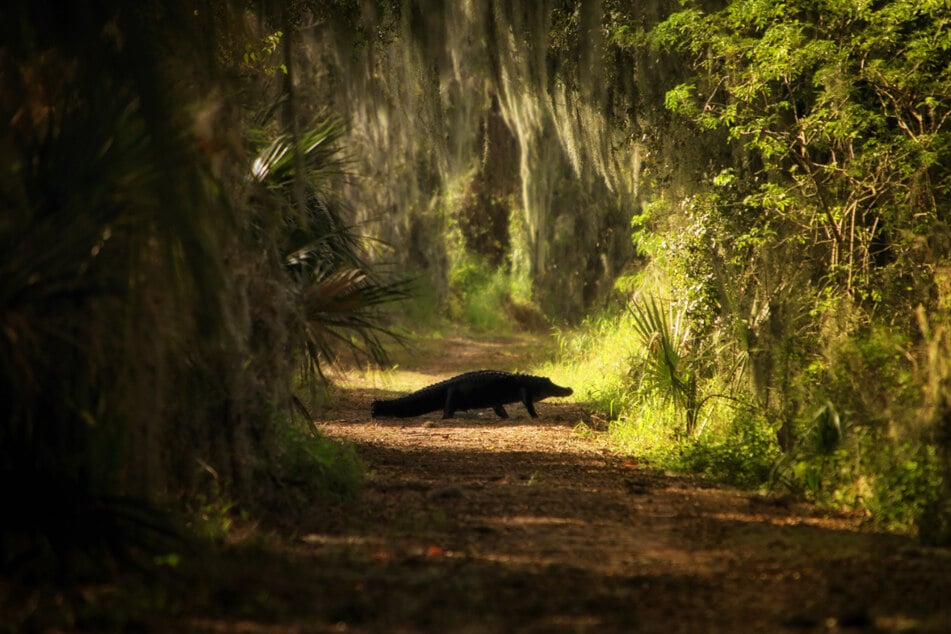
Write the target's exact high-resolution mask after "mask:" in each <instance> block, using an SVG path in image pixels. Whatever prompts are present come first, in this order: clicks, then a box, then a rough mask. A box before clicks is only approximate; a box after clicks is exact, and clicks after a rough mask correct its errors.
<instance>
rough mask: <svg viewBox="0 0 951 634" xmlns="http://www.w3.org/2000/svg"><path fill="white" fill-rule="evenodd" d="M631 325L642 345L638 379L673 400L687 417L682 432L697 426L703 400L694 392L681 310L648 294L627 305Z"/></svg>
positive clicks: (686, 328) (687, 329)
mask: <svg viewBox="0 0 951 634" xmlns="http://www.w3.org/2000/svg"><path fill="white" fill-rule="evenodd" d="M630 310H631V316H632V318H633V320H634V328H635V330H636V331H637V333H638V334H639V335H640V337H641V342H642V344H643V346H644V359H643V365H642V368H641V379H642V381H643V382H644V383H645V384H646V386H645V387H646V388H647V389H649V390H651V391H656V392H659V393H661V394H662V395H663V396H664V397H665V398H669V399H671V400H672V401H673V403H674V406H675V407H676V408H677V409H679V410H682V411H683V412H684V413H685V416H686V422H685V431H686V433H687V434H688V435H689V434H693V433H694V432H695V431H696V429H697V422H698V415H699V410H700V406H701V404H702V401H701V400H700V398H699V396H698V391H697V375H696V370H695V366H694V364H695V359H694V358H693V356H692V355H691V352H690V347H689V346H690V327H689V325H688V323H687V317H686V314H685V313H684V312H683V311H679V312H675V311H674V310H673V307H672V306H671V307H669V308H668V309H667V310H666V311H664V310H662V309H661V307H660V306H659V305H658V304H657V300H656V299H655V298H654V297H651V298H650V299H649V300H647V301H640V302H633V303H632V304H631V307H630Z"/></svg>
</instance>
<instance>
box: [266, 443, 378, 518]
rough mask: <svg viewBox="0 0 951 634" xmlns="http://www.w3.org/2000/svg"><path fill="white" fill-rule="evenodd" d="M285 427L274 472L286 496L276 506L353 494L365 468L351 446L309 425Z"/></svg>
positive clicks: (289, 506)
mask: <svg viewBox="0 0 951 634" xmlns="http://www.w3.org/2000/svg"><path fill="white" fill-rule="evenodd" d="M284 429H285V434H284V437H283V438H282V440H281V448H280V450H279V452H278V461H277V469H276V473H275V478H276V481H277V483H278V488H279V492H278V495H281V496H282V497H284V498H285V499H283V500H282V504H281V505H280V506H279V507H278V508H279V509H288V508H299V507H301V506H305V507H308V508H309V507H313V506H314V505H315V504H319V503H320V502H321V501H326V500H328V499H333V500H342V499H349V498H352V497H353V496H354V495H356V493H357V492H358V490H359V488H360V486H361V484H362V483H363V476H364V472H365V470H366V469H365V466H364V464H363V462H362V461H361V460H360V459H359V458H358V457H357V455H356V452H355V451H354V448H353V447H352V446H350V445H345V444H341V443H339V442H337V441H334V440H332V439H330V438H328V437H327V436H325V435H324V434H322V433H320V432H319V431H318V430H316V429H315V428H314V427H313V426H312V425H310V424H308V425H307V426H306V428H302V427H301V426H300V425H295V424H287V425H286V426H284ZM287 496H291V497H292V498H293V499H288V497H287Z"/></svg>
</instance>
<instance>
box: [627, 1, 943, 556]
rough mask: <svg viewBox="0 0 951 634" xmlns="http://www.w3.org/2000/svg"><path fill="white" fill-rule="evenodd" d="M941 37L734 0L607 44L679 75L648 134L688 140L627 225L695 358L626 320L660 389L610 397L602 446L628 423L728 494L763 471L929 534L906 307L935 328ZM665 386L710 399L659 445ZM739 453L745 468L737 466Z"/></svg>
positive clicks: (914, 13)
mask: <svg viewBox="0 0 951 634" xmlns="http://www.w3.org/2000/svg"><path fill="white" fill-rule="evenodd" d="M949 25H951V9H949V8H948V6H947V4H946V3H937V2H935V3H912V2H904V1H895V2H884V3H877V4H874V3H840V2H820V3H819V5H816V3H814V2H809V1H805V0H804V1H801V2H800V1H798V0H796V1H792V2H783V3H773V2H763V1H758V0H734V1H732V2H729V3H726V4H725V5H724V6H723V7H722V8H721V9H719V10H707V9H706V8H705V3H699V2H689V1H688V2H684V3H682V8H681V10H678V11H676V12H674V13H672V14H671V15H669V16H668V17H667V18H666V19H665V20H664V21H662V22H661V23H660V24H659V25H657V26H656V28H654V29H653V30H650V31H648V32H646V33H644V32H641V31H639V30H638V28H637V27H638V26H639V25H638V24H636V23H634V22H632V23H631V24H630V28H627V29H626V30H622V29H619V30H618V38H617V41H618V42H619V43H620V44H621V45H622V46H624V47H630V48H632V49H635V50H636V49H639V48H640V49H645V48H647V47H650V48H652V49H653V52H654V54H657V53H663V54H667V55H670V56H671V59H673V60H676V61H675V62H674V63H673V64H671V68H674V69H676V68H677V65H676V64H677V63H681V64H683V67H682V68H683V69H684V72H682V73H681V74H680V75H679V76H676V77H667V78H666V80H667V81H668V82H669V83H668V85H667V90H666V95H665V97H664V105H665V107H666V109H667V111H668V112H669V113H671V115H672V116H674V117H675V122H674V123H672V124H669V123H665V122H664V121H663V120H662V119H660V120H657V121H658V124H660V125H667V128H666V130H668V132H669V133H670V134H671V136H677V135H678V134H681V135H682V134H683V128H686V129H687V130H689V133H690V134H693V135H697V136H699V137H700V138H701V139H703V140H704V141H703V142H701V144H700V145H703V144H705V145H706V147H704V148H703V149H702V150H701V154H702V156H700V157H690V159H689V164H688V165H687V166H686V167H682V168H674V169H671V170H670V172H669V174H668V175H667V177H666V178H665V177H664V175H663V172H661V173H653V174H652V177H653V178H654V179H655V180H654V183H655V186H654V191H653V192H652V195H648V196H647V197H646V198H647V200H649V201H652V202H649V203H648V204H646V205H645V206H644V207H643V212H642V213H641V214H639V215H637V216H635V218H634V222H633V224H632V230H633V231H632V237H633V239H634V243H635V245H636V246H637V249H638V252H639V253H640V254H641V255H642V256H644V257H646V258H647V259H648V263H647V266H646V269H645V271H644V272H643V273H642V274H641V276H640V279H641V280H642V282H643V283H647V284H656V285H659V287H660V288H666V289H674V290H673V291H667V292H666V293H665V294H666V295H667V296H669V297H670V298H671V299H670V300H669V302H670V304H671V305H677V306H681V307H683V319H684V320H685V324H684V328H685V329H687V328H689V329H690V330H691V331H692V332H693V333H694V334H693V337H694V339H695V341H702V342H703V346H702V347H700V346H696V347H693V348H691V349H690V352H689V354H684V353H682V352H680V351H679V350H678V349H677V348H676V347H675V346H666V345H661V343H660V342H662V341H663V340H665V339H667V338H670V339H672V338H673V337H672V336H668V335H665V334H664V330H663V328H662V325H663V324H661V323H660V322H661V319H660V317H661V316H662V315H661V311H658V310H656V307H651V306H650V305H649V304H648V305H645V306H642V307H641V309H640V312H639V314H638V318H639V321H640V331H641V332H640V336H641V338H642V340H644V341H643V343H644V344H646V351H647V353H648V355H650V354H653V356H652V357H651V356H649V357H648V358H651V359H653V361H654V363H653V364H652V365H648V366H646V367H647V368H648V370H649V372H648V373H647V375H646V376H648V377H649V380H648V382H647V384H648V385H654V386H655V387H656V386H658V385H666V386H667V387H666V393H667V394H668V397H667V399H666V400H665V399H660V400H659V401H658V399H657V398H656V396H657V395H660V394H663V393H664V391H663V390H662V391H660V392H657V393H656V394H655V397H654V398H653V400H652V399H651V398H650V394H647V395H646V396H647V398H645V395H641V396H640V397H637V398H631V399H628V401H627V409H626V410H624V411H621V412H620V414H619V421H618V423H616V424H615V425H614V426H613V427H612V429H617V430H620V432H619V433H618V434H617V435H618V437H619V438H623V440H624V441H625V442H628V441H630V440H631V438H630V434H629V433H628V432H627V431H625V430H627V429H633V430H636V433H639V434H641V436H643V438H646V439H650V440H649V442H641V441H635V442H634V443H633V445H632V446H636V447H637V448H638V450H639V451H644V452H647V453H649V454H651V455H652V456H653V457H654V459H656V460H658V461H660V462H661V463H663V464H665V465H678V466H680V467H681V468H689V469H703V470H707V471H712V472H717V473H720V474H725V473H730V472H732V473H746V475H744V476H742V477H741V478H740V480H742V481H744V482H746V483H751V482H753V481H755V480H757V479H759V480H760V482H763V481H764V480H765V478H764V473H765V470H764V466H765V465H768V464H769V462H770V461H772V460H775V465H774V466H773V468H772V474H773V475H772V477H773V478H775V480H776V481H777V482H779V483H781V484H782V485H784V486H787V487H789V488H791V489H793V490H795V491H798V492H800V493H803V494H806V495H808V496H810V497H812V498H813V499H816V500H818V501H820V502H823V503H827V504H832V505H843V506H849V507H860V508H864V509H866V510H868V511H869V512H870V513H872V514H873V515H874V517H875V520H876V521H878V522H880V523H881V525H883V526H886V527H889V528H897V529H904V530H907V529H909V527H912V526H916V525H918V526H920V527H921V532H922V534H923V535H924V534H926V533H932V534H934V535H938V534H940V533H942V532H943V530H944V529H942V528H941V527H942V526H943V527H947V526H948V525H949V522H948V521H947V517H951V514H949V512H948V509H949V507H951V505H949V504H947V503H946V502H945V501H946V500H947V499H949V498H951V488H949V482H951V479H949V475H951V467H949V465H951V452H949V450H948V446H949V445H951V443H949V442H948V438H951V434H947V433H945V431H943V430H944V427H946V425H945V423H944V422H943V421H944V420H945V419H946V418H947V417H946V416H945V414H944V412H945V408H944V406H943V405H942V403H944V402H946V397H945V396H944V394H945V393H946V389H945V387H944V383H942V381H943V379H938V380H936V381H935V380H933V379H930V378H926V377H929V376H944V375H945V374H946V373H944V371H943V370H942V369H940V368H935V369H934V373H933V374H932V373H931V372H930V371H929V372H923V371H922V369H923V368H925V367H929V368H932V367H934V366H933V365H932V364H930V363H928V362H927V361H926V360H927V359H929V358H935V357H936V356H937V355H934V354H933V342H932V347H931V348H926V347H925V346H922V345H919V344H918V343H916V342H917V341H918V340H919V339H920V333H919V332H918V325H919V323H921V322H922V315H924V316H927V317H928V318H930V319H934V320H936V321H940V322H941V323H946V321H947V319H948V316H947V310H946V309H947V305H948V304H947V302H946V298H947V297H948V293H947V290H946V288H947V282H946V280H945V278H944V274H943V273H941V271H942V270H943V269H944V268H945V267H947V266H948V259H949V255H951V249H949V247H951V241H949V240H948V239H947V237H946V236H947V228H946V227H945V223H944V220H943V219H944V218H945V216H946V215H947V213H948V211H949V208H948V202H947V201H948V197H947V192H948V190H949V187H951V172H949V167H948V166H949V165H951V156H949V154H948V151H949V150H951V143H949V142H948V141H949V129H948V124H949V117H951V90H949V86H951V82H949V78H951V76H949V75H948V73H949V67H948V65H947V51H948V49H949V48H951V39H949V37H948V32H949ZM724 144H727V145H728V146H729V147H724ZM679 158H680V157H675V158H674V159H673V161H676V160H678V159H679ZM703 162H706V165H705V167H704V168H703V169H702V170H697V169H696V167H695V164H697V163H703ZM691 178H692V179H693V180H690V179H691ZM685 181H689V184H686V185H683V183H684V182H685ZM678 182H679V183H681V184H682V186H681V187H682V189H681V191H680V192H679V193H678V192H676V191H671V189H672V187H670V186H669V185H670V184H672V183H673V184H676V183H678ZM647 288H649V289H651V293H652V294H654V295H657V294H658V291H657V290H656V289H652V288H651V287H650V286H648V287H647ZM916 311H917V312H918V315H919V318H918V320H915V319H914V315H915V313H916ZM672 323H673V322H672ZM925 330H927V328H926V329H925ZM644 333H655V334H654V337H655V341H656V342H657V343H656V345H654V347H653V348H651V347H650V346H651V340H650V339H645V334H644ZM938 339H940V337H939V338H938ZM691 343H692V344H693V343H694V342H691ZM929 350H932V351H930V352H929ZM688 357H689V360H690V361H689V363H688V362H687V359H688ZM639 358H643V357H639V356H638V355H636V354H635V355H634V356H633V357H632V359H633V360H634V363H633V364H632V369H635V370H636V369H637V368H640V367H641V366H639V365H638V363H637V359H639ZM681 366H682V368H683V369H681ZM688 368H689V373H688ZM634 374H637V372H634ZM691 376H692V377H693V378H694V379H695V380H696V388H697V391H696V392H692V390H684V389H682V387H683V386H689V385H690V384H691V383H690V380H689V378H690V377H691ZM608 383H609V384H610V385H615V384H616V381H615V380H614V379H611V380H610V381H608ZM938 385H940V386H942V387H936V386H938ZM629 387H631V388H632V389H633V391H634V392H635V393H637V387H638V386H637V384H636V383H632V384H630V385H629ZM678 392H679V393H680V394H681V402H682V403H687V402H689V399H687V398H686V396H687V395H689V394H690V393H694V394H695V397H694V398H695V402H699V403H702V400H700V399H697V398H696V395H697V394H723V395H724V396H726V397H728V398H726V399H718V398H715V397H711V398H713V400H714V401H716V402H708V403H706V404H705V405H704V407H703V408H701V409H706V410H707V413H705V414H703V415H702V418H703V420H704V423H703V424H696V427H697V428H698V429H700V430H701V431H700V432H699V433H698V434H697V435H695V437H692V438H688V439H684V442H685V444H684V446H682V447H677V449H676V450H674V449H673V447H674V446H675V443H674V444H672V442H671V440H670V438H671V434H670V430H669V428H667V426H669V425H670V424H671V415H672V414H674V413H675V412H676V411H677V409H678V406H677V405H676V401H675V399H674V398H673V396H674V395H675V394H677V393H678ZM681 409H684V407H683V406H681ZM686 409H688V410H689V408H686ZM688 419H689V416H688ZM665 429H666V431H667V434H666V435H665V433H664V431H665ZM665 438H666V439H667V440H665ZM777 442H778V446H777ZM739 448H749V450H748V451H745V450H741V449H739ZM745 455H749V456H751V458H750V462H749V464H750V465H757V466H756V467H755V468H751V469H750V470H749V471H745V472H744V470H743V469H742V464H743V463H744V458H743V456H745ZM752 456H756V457H758V458H754V457H752ZM721 465H728V466H721ZM942 509H943V510H942ZM942 518H944V519H942ZM929 527H930V528H929ZM949 534H951V533H949ZM929 539H935V538H933V537H929ZM937 541H941V540H940V539H937Z"/></svg>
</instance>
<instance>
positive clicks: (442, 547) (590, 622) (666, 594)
mask: <svg viewBox="0 0 951 634" xmlns="http://www.w3.org/2000/svg"><path fill="white" fill-rule="evenodd" d="M440 347H441V354H439V355H434V354H424V355H423V356H421V357H419V358H417V359H415V360H413V359H410V358H404V359H401V364H400V367H399V368H398V369H397V370H396V371H395V372H392V373H385V374H379V373H378V374H371V375H358V374H354V375H351V376H349V377H348V378H347V380H346V381H345V389H344V390H343V392H342V395H341V396H342V398H341V399H340V401H339V404H338V405H337V406H335V408H334V409H333V410H331V411H330V412H328V416H327V418H329V420H328V421H327V422H324V423H321V425H320V426H321V428H322V429H323V430H324V431H325V432H326V433H328V434H330V435H331V436H334V437H337V438H340V439H345V440H348V441H350V442H352V443H354V444H355V445H356V447H357V450H358V453H359V455H360V456H362V458H363V459H364V460H365V461H366V463H367V464H368V466H369V468H370V470H371V475H370V477H369V481H368V483H367V486H366V490H365V492H364V494H363V495H362V497H361V500H360V501H359V502H358V503H356V504H355V505H354V506H351V507H348V508H347V509H345V510H343V511H341V513H340V514H339V516H338V517H337V518H336V519H335V521H334V522H331V524H332V525H333V526H331V527H330V528H326V527H325V528H324V529H321V530H318V531H315V532H312V533H309V534H304V535H302V536H301V542H302V544H303V546H302V547H301V548H302V550H303V554H306V556H308V557H313V558H314V561H315V562H316V566H317V568H316V570H318V572H315V573H314V574H315V579H314V582H315V583H318V584H319V583H321V582H323V583H325V584H326V586H325V588H324V590H322V591H320V592H318V591H317V589H316V588H315V589H314V592H316V593H317V595H318V596H319V599H314V600H315V601H317V603H319V605H320V606H321V607H319V608H317V603H315V604H314V605H313V608H315V611H316V612H318V613H319V614H318V616H317V619H316V621H318V622H319V623H318V622H315V619H314V614H313V611H311V612H310V614H308V615H307V617H306V619H305V620H302V622H301V623H300V629H301V630H302V631H314V629H315V628H316V630H317V631H324V630H326V631H345V632H466V633H473V634H475V633H482V632H493V633H494V632H664V633H672V632H835V631H847V632H859V631H869V632H872V631H884V632H892V631H896V632H897V631H914V632H951V553H949V552H948V551H944V550H936V549H927V548H924V547H921V546H918V545H916V544H915V543H913V542H912V541H910V540H907V539H904V538H899V537H894V536H887V535H880V534H873V533H868V532H862V531H860V530H859V529H858V527H857V525H856V522H855V520H854V519H849V518H843V517H828V516H826V515H825V514H823V513H821V512H818V511H816V510H815V509H812V508H810V507H809V506H806V505H801V504H792V503H779V502H775V501H770V500H766V499H764V498H761V497H760V496H757V495H754V494H750V493H747V492H740V491H736V490H732V489H728V488H724V487H719V486H711V485H708V484H705V483H703V482H702V481H701V480H697V479H691V478H687V477H678V476H669V475H663V474H659V473H656V472H653V471H651V470H649V469H647V468H644V467H642V466H641V465H637V464H635V463H633V462H632V461H630V460H626V459H624V458H622V457H618V456H615V455H613V454H612V453H611V452H609V451H608V450H607V449H606V448H605V447H604V446H603V444H602V443H601V441H600V440H599V438H598V437H597V434H593V435H592V434H579V433H577V432H576V431H575V426H576V424H577V423H578V422H579V421H581V420H583V419H584V418H585V413H584V410H583V408H582V407H581V406H580V405H578V404H574V403H571V402H564V400H560V401H561V402H558V401H553V402H547V401H546V402H542V403H541V404H540V405H538V406H537V407H536V408H537V410H538V413H539V416H540V418H539V419H537V420H532V419H531V418H529V417H528V415H527V414H526V413H525V411H524V409H523V408H522V407H521V406H520V405H514V406H511V407H510V408H509V414H510V415H511V416H512V418H511V419H509V420H500V419H498V418H496V417H495V415H494V414H493V413H492V412H491V411H488V410H487V411H485V412H480V413H475V414H473V413H470V414H469V415H468V416H466V415H465V414H463V417H461V418H457V419H452V420H448V421H442V420H439V418H438V416H432V417H421V418H417V419H409V420H402V421H400V420H396V419H387V420H375V421H371V420H369V418H368V411H369V402H370V400H371V399H372V398H378V397H380V396H381V395H386V394H390V393H397V392H398V393H402V392H405V391H408V390H410V389H415V388H418V387H421V386H423V385H426V384H428V383H431V382H433V381H436V380H440V379H443V378H446V377H448V376H451V375H453V374H454V373H456V372H459V371H463V370H468V369H475V368H481V367H493V368H499V369H512V368H513V367H515V366H517V365H518V362H519V360H520V359H519V355H520V354H524V353H525V352H526V351H528V350H531V349H532V345H531V342H530V341H525V340H518V341H508V342H506V341H502V342H494V343H493V342H481V343H480V342H474V341H469V340H464V339H450V340H447V341H444V342H442V343H441V344H440ZM434 359H438V360H437V361H434Z"/></svg>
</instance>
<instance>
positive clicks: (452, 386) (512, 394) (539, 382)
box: [370, 370, 572, 418]
mask: <svg viewBox="0 0 951 634" xmlns="http://www.w3.org/2000/svg"><path fill="white" fill-rule="evenodd" d="M571 394H572V390H571V388H570V387H561V386H559V385H555V384H554V383H552V382H551V379H549V378H547V377H544V376H532V375H531V374H518V373H516V374H512V373H510V372H500V371H498V370H477V371H475V372H466V373H465V374H460V375H458V376H454V377H452V378H451V379H446V380H445V381H442V382H440V383H436V384H434V385H430V386H429V387H424V388H423V389H421V390H418V391H416V392H413V393H412V394H407V395H406V396H401V397H400V398H394V399H389V400H377V401H373V405H372V406H371V409H370V415H371V416H373V417H377V416H397V417H400V418H408V417H411V416H421V415H423V414H428V413H429V412H437V411H439V410H442V417H443V418H452V417H453V415H454V414H455V413H456V412H458V411H464V410H470V409H481V408H487V407H491V408H492V409H493V410H494V411H495V413H496V414H498V415H499V417H500V418H508V416H509V415H508V413H507V412H506V411H505V408H504V407H503V405H507V404H509V403H518V402H521V403H522V404H523V405H525V409H526V410H528V413H529V415H531V417H532V418H538V414H537V413H536V412H535V406H534V403H535V401H540V400H542V399H544V398H548V397H550V396H571Z"/></svg>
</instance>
